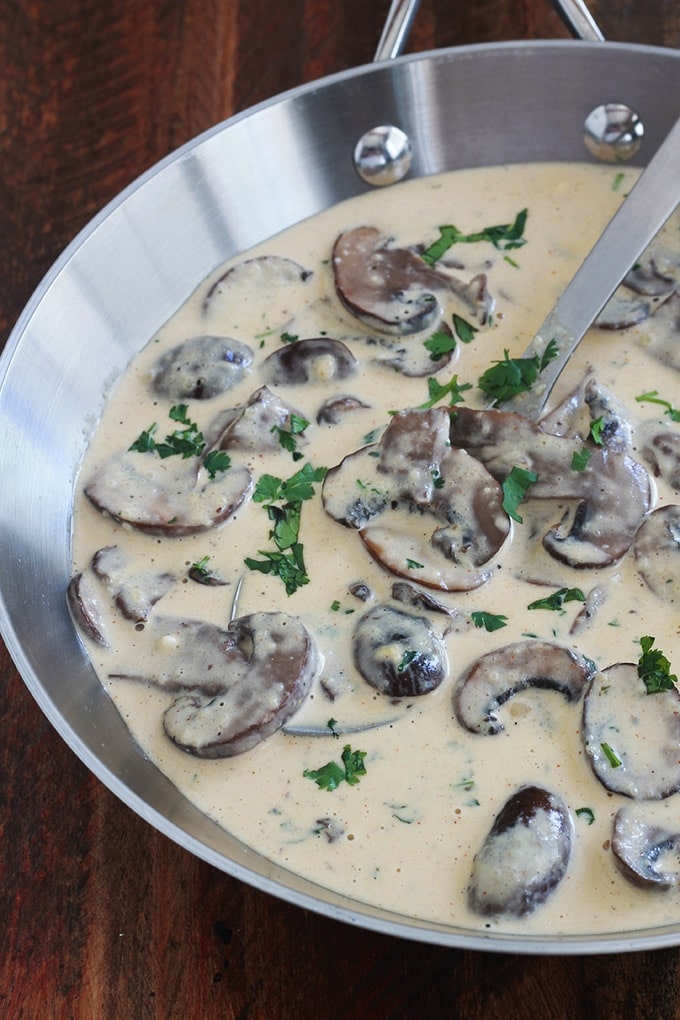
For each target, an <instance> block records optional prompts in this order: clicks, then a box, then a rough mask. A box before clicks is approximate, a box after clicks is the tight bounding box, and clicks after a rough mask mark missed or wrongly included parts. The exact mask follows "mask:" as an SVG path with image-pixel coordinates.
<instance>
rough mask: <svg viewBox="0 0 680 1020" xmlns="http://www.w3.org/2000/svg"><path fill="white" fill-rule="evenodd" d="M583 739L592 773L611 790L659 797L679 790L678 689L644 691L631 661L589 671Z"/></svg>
mask: <svg viewBox="0 0 680 1020" xmlns="http://www.w3.org/2000/svg"><path fill="white" fill-rule="evenodd" d="M583 741H584V746H585V750H586V754H587V755H588V759H589V761H590V764H591V767H592V769H593V772H594V773H595V775H596V776H597V778H598V779H599V780H600V782H601V783H602V785H603V786H605V787H606V788H607V789H608V790H611V791H612V793H620V794H623V796H625V797H632V798H633V799H635V800H662V799H663V798H664V797H669V796H670V795H671V794H672V793H676V792H677V791H678V790H680V693H678V691H677V690H676V689H675V688H673V690H669V691H661V692H660V693H658V694H647V689H646V687H645V684H644V682H643V681H642V680H641V679H640V677H639V676H638V673H637V667H636V666H635V665H634V664H633V663H627V662H620V663H616V664H615V665H613V666H609V667H608V668H607V669H604V670H602V672H601V673H595V674H594V675H593V677H592V679H591V682H590V685H589V687H588V690H587V692H586V696H585V700H584V703H583Z"/></svg>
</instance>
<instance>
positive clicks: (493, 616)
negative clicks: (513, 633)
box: [470, 610, 508, 631]
mask: <svg viewBox="0 0 680 1020" xmlns="http://www.w3.org/2000/svg"><path fill="white" fill-rule="evenodd" d="M470 618H471V620H472V622H473V623H474V625H475V627H477V628H479V629H480V630H481V629H482V627H483V628H484V630H488V631H494V630H500V629H501V627H505V626H506V625H507V622H508V618H507V616H502V615H501V614H500V613H485V612H483V611H482V610H475V612H473V613H470Z"/></svg>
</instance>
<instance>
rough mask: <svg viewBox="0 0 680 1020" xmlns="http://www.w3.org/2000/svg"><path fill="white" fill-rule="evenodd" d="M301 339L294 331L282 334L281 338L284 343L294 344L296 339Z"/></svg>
mask: <svg viewBox="0 0 680 1020" xmlns="http://www.w3.org/2000/svg"><path fill="white" fill-rule="evenodd" d="M299 339H300V338H299V337H298V336H297V335H294V334H293V333H282V334H281V340H282V341H283V343H284V344H294V343H295V341H296V340H299Z"/></svg>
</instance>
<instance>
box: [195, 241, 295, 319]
mask: <svg viewBox="0 0 680 1020" xmlns="http://www.w3.org/2000/svg"><path fill="white" fill-rule="evenodd" d="M312 277H313V273H312V272H311V270H309V269H305V268H304V267H303V266H301V265H299V264H298V263H297V262H294V261H293V260H292V259H287V258H283V257H282V256H280V255H261V256H259V257H257V258H253V259H246V260H245V261H244V262H238V263H237V264H236V265H235V266H232V267H231V268H230V269H228V270H227V272H226V273H224V274H223V275H222V276H220V278H219V279H218V280H216V281H215V282H214V283H213V284H212V286H211V287H210V289H209V290H208V293H207V294H206V296H205V299H204V301H203V314H204V315H206V316H210V317H211V318H215V317H220V318H221V319H224V318H228V321H230V322H231V321H232V320H233V319H234V318H236V317H237V316H238V313H239V311H240V308H241V306H243V305H245V306H247V305H248V304H251V305H255V306H256V307H257V308H258V309H259V310H260V312H261V317H262V329H261V332H262V333H265V332H267V331H269V330H276V329H283V328H284V327H285V326H286V325H287V324H288V323H289V322H290V321H291V320H292V318H293V316H294V315H295V311H296V308H297V307H298V306H299V304H300V294H299V290H298V287H299V286H300V284H305V283H307V282H308V281H309V280H311V279H312Z"/></svg>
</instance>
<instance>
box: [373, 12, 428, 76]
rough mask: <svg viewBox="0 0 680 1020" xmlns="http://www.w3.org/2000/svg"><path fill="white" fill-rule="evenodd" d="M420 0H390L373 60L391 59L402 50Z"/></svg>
mask: <svg viewBox="0 0 680 1020" xmlns="http://www.w3.org/2000/svg"><path fill="white" fill-rule="evenodd" d="M419 7H420V0H392V3H391V5H390V9H389V11H388V14H387V20H386V22H385V27H384V28H383V30H382V35H381V36H380V42H379V43H378V48H377V50H376V51H375V56H374V57H373V60H374V61H375V62H378V61H380V60H392V59H393V58H394V57H398V56H399V54H400V53H401V52H402V51H403V49H404V46H405V45H406V40H407V39H408V36H409V32H410V31H411V26H412V25H413V19H414V18H415V16H416V14H417V12H418V8H419Z"/></svg>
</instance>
